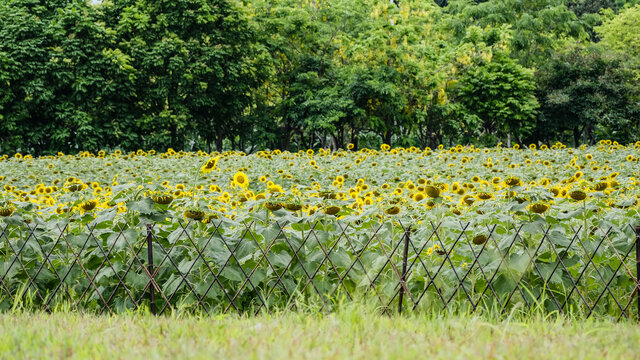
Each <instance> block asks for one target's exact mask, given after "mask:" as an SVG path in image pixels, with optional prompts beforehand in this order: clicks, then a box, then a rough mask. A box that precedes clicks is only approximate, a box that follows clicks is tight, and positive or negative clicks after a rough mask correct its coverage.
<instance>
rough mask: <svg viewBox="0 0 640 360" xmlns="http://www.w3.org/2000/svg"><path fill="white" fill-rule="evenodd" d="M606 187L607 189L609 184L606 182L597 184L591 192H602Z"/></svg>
mask: <svg viewBox="0 0 640 360" xmlns="http://www.w3.org/2000/svg"><path fill="white" fill-rule="evenodd" d="M608 187H609V183H608V182H606V181H603V182H599V183H597V184H596V185H595V186H594V187H593V190H595V191H603V190H606V189H607V188H608Z"/></svg>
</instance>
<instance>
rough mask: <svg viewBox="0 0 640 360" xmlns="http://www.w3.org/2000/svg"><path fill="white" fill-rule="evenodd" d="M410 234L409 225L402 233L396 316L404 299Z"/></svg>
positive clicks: (400, 310)
mask: <svg viewBox="0 0 640 360" xmlns="http://www.w3.org/2000/svg"><path fill="white" fill-rule="evenodd" d="M410 234H411V225H409V228H407V230H405V232H404V254H403V255H402V275H401V278H400V297H399V299H398V314H402V300H403V298H404V289H405V288H406V284H405V283H404V280H405V278H406V276H407V258H408V257H409V236H410Z"/></svg>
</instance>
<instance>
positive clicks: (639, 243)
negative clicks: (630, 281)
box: [635, 226, 640, 322]
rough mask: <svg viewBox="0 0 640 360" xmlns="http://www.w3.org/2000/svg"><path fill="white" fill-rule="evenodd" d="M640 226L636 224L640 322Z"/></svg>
mask: <svg viewBox="0 0 640 360" xmlns="http://www.w3.org/2000/svg"><path fill="white" fill-rule="evenodd" d="M638 281H640V226H636V289H635V290H636V296H637V297H638V321H639V322H640V288H638Z"/></svg>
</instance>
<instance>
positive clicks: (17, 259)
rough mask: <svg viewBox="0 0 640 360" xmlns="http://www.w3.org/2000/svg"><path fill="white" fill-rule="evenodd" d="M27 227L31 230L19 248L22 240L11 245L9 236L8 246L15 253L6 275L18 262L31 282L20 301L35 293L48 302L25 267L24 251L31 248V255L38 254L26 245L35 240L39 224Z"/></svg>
mask: <svg viewBox="0 0 640 360" xmlns="http://www.w3.org/2000/svg"><path fill="white" fill-rule="evenodd" d="M27 228H28V229H29V232H28V235H27V238H26V239H24V242H23V243H22V245H21V246H20V247H19V248H18V246H17V245H18V243H19V242H20V239H18V240H17V241H16V246H15V247H14V246H13V245H11V241H10V240H9V239H8V238H7V242H6V244H7V246H8V247H9V249H10V250H11V252H12V253H13V254H12V257H13V259H12V260H11V263H10V264H9V267H8V269H7V271H6V273H5V276H6V274H8V273H9V271H10V270H11V268H12V267H13V266H14V264H16V263H17V264H18V267H19V270H22V274H23V276H24V278H26V279H24V278H23V279H24V281H28V282H29V286H27V287H26V288H25V289H24V292H23V293H22V295H21V296H20V298H19V299H17V300H18V301H22V300H24V298H25V296H26V295H27V294H28V293H32V294H35V296H37V298H38V299H39V300H40V301H41V303H46V301H45V300H44V298H43V297H42V294H40V290H39V289H38V287H37V286H36V285H34V284H33V277H32V274H30V272H29V270H27V268H26V267H25V263H24V261H23V254H24V252H25V251H29V250H31V252H32V253H31V254H30V255H31V256H32V257H33V258H35V257H36V256H35V255H36V254H35V251H34V248H33V247H32V246H29V247H28V248H27V247H26V246H27V244H30V241H31V242H33V241H34V240H33V234H34V232H35V229H36V228H37V225H36V226H34V227H30V226H28V227H27ZM5 236H6V234H5ZM16 249H17V250H16ZM26 249H28V250H26ZM19 270H18V271H19ZM18 274H19V273H16V274H15V275H18ZM15 275H14V276H15ZM5 276H3V280H4V277H5ZM32 288H33V290H32ZM16 295H18V294H16ZM45 310H47V311H49V310H50V309H48V308H45Z"/></svg>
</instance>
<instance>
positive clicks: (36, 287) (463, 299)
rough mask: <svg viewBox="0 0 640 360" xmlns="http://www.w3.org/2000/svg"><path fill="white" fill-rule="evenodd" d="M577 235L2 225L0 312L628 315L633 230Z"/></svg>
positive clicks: (634, 288)
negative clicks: (365, 310) (24, 307)
mask: <svg viewBox="0 0 640 360" xmlns="http://www.w3.org/2000/svg"><path fill="white" fill-rule="evenodd" d="M584 230H585V229H582V228H581V227H577V228H576V227H569V228H567V227H564V226H563V227H560V226H552V225H535V224H521V225H511V226H506V225H502V224H500V225H496V224H494V225H482V224H472V223H458V222H447V221H445V222H442V223H440V224H426V225H425V224H421V225H419V226H415V227H414V226H409V225H408V224H402V223H400V222H392V221H388V222H383V223H344V222H341V221H338V220H331V221H329V220H324V221H317V222H314V223H308V222H297V223H292V222H276V221H274V222H270V223H263V222H258V221H255V222H242V223H231V222H223V221H220V222H218V223H210V224H203V223H199V222H198V223H171V224H149V225H146V226H141V227H136V228H131V227H116V228H115V229H114V228H112V227H107V226H89V225H79V224H74V223H66V224H65V223H58V224H55V223H44V224H33V225H29V224H8V225H4V226H3V227H1V228H0V309H4V310H6V309H9V308H11V307H12V306H14V305H15V304H22V303H24V302H26V301H28V302H29V304H30V305H31V306H33V307H36V308H41V309H44V310H51V309H54V308H56V307H58V306H62V305H64V306H67V307H71V308H72V309H74V310H82V311H95V312H99V313H115V312H122V311H126V310H134V309H137V308H140V307H150V308H151V311H152V312H154V313H158V314H163V313H166V312H171V311H176V310H177V309H181V310H183V311H193V312H203V313H209V314H211V313H221V312H222V313H228V312H238V313H259V312H261V311H266V312H269V311H272V310H273V309H275V308H279V309H282V308H296V307H298V306H300V305H301V304H304V305H305V306H315V307H317V308H319V309H320V310H328V309H331V307H332V306H333V305H334V303H335V301H336V299H346V300H353V299H363V298H364V299H366V300H371V301H375V302H376V303H377V304H379V306H380V309H381V311H383V312H385V313H390V312H394V311H402V310H403V309H404V311H409V310H411V311H434V310H443V311H454V312H455V311H477V310H478V309H485V310H486V309H492V310H497V311H501V312H506V311H510V310H512V309H513V308H520V309H522V310H529V309H532V308H534V307H535V308H536V309H542V310H544V311H549V312H552V311H557V312H558V313H561V314H566V313H569V312H576V313H582V314H585V315H586V316H587V317H589V316H592V315H594V314H596V315H602V316H611V317H616V318H635V317H637V316H638V310H637V308H638V307H637V306H640V305H637V299H638V297H639V296H640V295H639V294H640V293H639V292H638V289H639V283H638V279H637V272H638V269H640V265H639V264H640V263H638V257H639V252H640V247H638V241H639V240H638V239H639V238H640V231H639V230H638V229H636V228H634V227H633V226H631V225H628V226H622V227H613V226H612V227H609V228H595V227H594V228H591V229H588V230H587V231H584ZM634 304H636V305H637V306H634ZM396 309H398V310H396Z"/></svg>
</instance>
